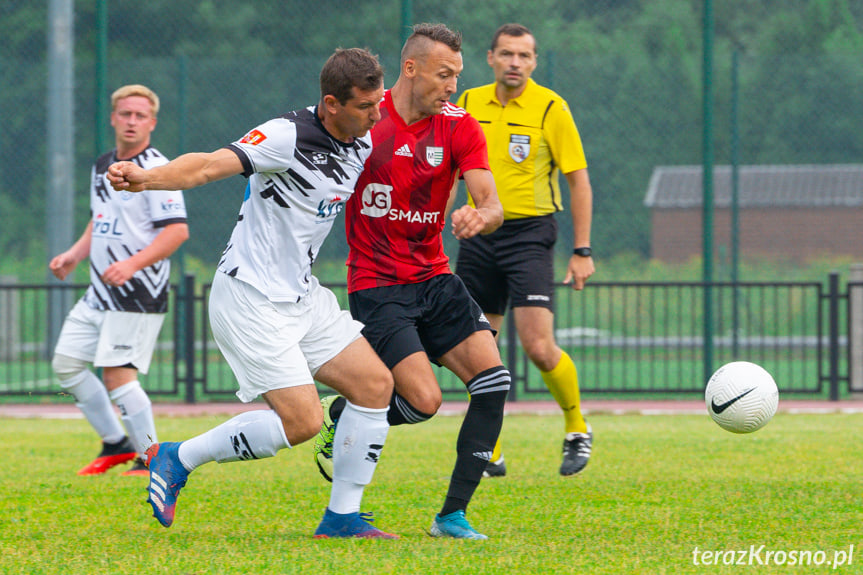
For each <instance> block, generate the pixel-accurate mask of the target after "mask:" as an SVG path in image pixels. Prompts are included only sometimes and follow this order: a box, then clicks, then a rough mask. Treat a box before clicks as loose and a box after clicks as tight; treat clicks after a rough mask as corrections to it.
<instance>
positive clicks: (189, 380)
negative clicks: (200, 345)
mask: <svg viewBox="0 0 863 575" xmlns="http://www.w3.org/2000/svg"><path fill="white" fill-rule="evenodd" d="M182 302H183V303H182V311H183V315H184V318H183V319H184V320H185V321H184V322H183V332H184V333H183V351H184V360H185V362H184V363H185V364H186V377H185V378H184V382H185V388H186V403H195V276H194V275H192V274H187V275H186V276H185V277H183V293H182Z"/></svg>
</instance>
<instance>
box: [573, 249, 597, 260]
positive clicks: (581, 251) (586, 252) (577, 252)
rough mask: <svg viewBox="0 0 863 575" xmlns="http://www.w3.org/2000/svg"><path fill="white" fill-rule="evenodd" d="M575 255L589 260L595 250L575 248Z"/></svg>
mask: <svg viewBox="0 0 863 575" xmlns="http://www.w3.org/2000/svg"><path fill="white" fill-rule="evenodd" d="M572 253H573V255H576V256H581V257H583V258H589V257H590V256H591V254H592V253H593V250H591V249H590V248H575V249H574V250H572Z"/></svg>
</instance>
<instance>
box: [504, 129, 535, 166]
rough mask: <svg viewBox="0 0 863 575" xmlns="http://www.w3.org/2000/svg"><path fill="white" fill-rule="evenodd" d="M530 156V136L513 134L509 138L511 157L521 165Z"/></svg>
mask: <svg viewBox="0 0 863 575" xmlns="http://www.w3.org/2000/svg"><path fill="white" fill-rule="evenodd" d="M529 155H530V136H520V135H518V134H511V135H510V136H509V157H510V158H512V159H513V160H514V161H515V163H516V164H520V163H522V162H523V161H525V160H526V159H527V157H528V156H529Z"/></svg>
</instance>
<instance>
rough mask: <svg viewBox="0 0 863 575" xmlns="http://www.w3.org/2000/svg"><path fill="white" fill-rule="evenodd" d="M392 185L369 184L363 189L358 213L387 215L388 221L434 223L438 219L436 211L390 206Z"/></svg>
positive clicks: (369, 215)
mask: <svg viewBox="0 0 863 575" xmlns="http://www.w3.org/2000/svg"><path fill="white" fill-rule="evenodd" d="M392 191H393V187H392V186H389V185H387V184H369V185H367V186H366V187H365V189H364V190H363V195H362V208H360V213H361V214H363V215H364V216H368V217H370V218H383V217H387V218H388V219H389V220H390V221H406V222H411V223H421V224H434V223H437V221H438V216H439V215H440V214H439V213H438V212H420V211H417V210H398V209H395V208H393V207H392V205H393V199H392Z"/></svg>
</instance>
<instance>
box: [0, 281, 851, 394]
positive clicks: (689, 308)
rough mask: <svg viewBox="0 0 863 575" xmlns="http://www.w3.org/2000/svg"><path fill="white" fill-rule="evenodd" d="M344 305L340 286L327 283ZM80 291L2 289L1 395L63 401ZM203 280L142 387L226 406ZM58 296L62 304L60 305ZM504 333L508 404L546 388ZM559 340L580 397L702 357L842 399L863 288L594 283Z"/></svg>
mask: <svg viewBox="0 0 863 575" xmlns="http://www.w3.org/2000/svg"><path fill="white" fill-rule="evenodd" d="M328 287H329V288H330V289H332V290H333V291H334V292H335V293H336V295H337V296H338V298H339V300H340V302H341V304H342V305H343V306H347V288H346V286H345V285H344V284H335V285H332V284H331V285H328ZM85 288H86V286H83V285H63V286H57V285H23V284H22V285H16V284H14V283H0V396H10V397H11V396H15V397H22V396H32V397H33V398H34V400H36V398H37V397H41V398H42V399H41V400H45V398H46V397H48V396H56V395H59V394H60V388H59V386H58V384H57V381H56V378H55V377H54V375H53V373H52V370H51V355H52V353H53V345H54V341H55V340H56V334H57V327H56V325H54V324H56V319H53V320H52V315H54V314H51V313H50V309H51V306H52V305H56V304H55V303H53V302H56V301H67V302H71V301H74V300H75V299H76V298H78V297H80V296H81V294H82V293H83V291H84V289H85ZM209 288H210V286H209V285H208V284H205V285H200V284H197V283H196V281H195V278H194V277H193V276H187V277H186V278H184V279H183V281H182V282H181V283H180V284H179V285H176V286H174V289H173V290H172V293H171V302H170V311H169V315H168V317H167V318H166V321H165V324H164V327H163V328H162V332H161V334H160V338H159V342H158V346H157V350H156V353H155V357H154V358H153V362H152V365H151V368H150V371H149V373H148V374H146V375H142V376H141V378H140V379H141V382H142V384H143V385H144V387H145V388H146V389H147V391H148V392H149V393H150V394H151V395H153V396H158V397H161V398H163V399H164V400H172V401H184V402H189V403H193V402H198V401H212V400H226V399H230V397H231V396H232V394H233V393H234V391H235V390H236V384H235V380H234V376H233V373H232V372H231V370H230V368H229V367H228V365H227V363H226V362H225V360H224V358H223V357H222V355H221V354H220V352H219V350H218V347H217V346H216V344H215V342H214V341H213V338H212V334H211V332H210V327H209V321H208V319H207V317H208V315H207V314H208V312H207V306H208V294H209ZM707 289H710V290H711V301H712V302H713V306H714V309H713V313H712V314H711V315H712V321H713V328H712V329H711V330H709V333H711V334H712V337H710V338H708V339H707V340H705V336H704V333H705V330H704V325H703V322H704V317H703V312H704V309H703V298H704V293H705V291H706V290H707ZM58 294H60V296H61V297H58ZM507 317H508V320H509V321H507V322H506V323H505V325H504V327H503V329H502V330H501V334H500V347H501V355H502V357H503V360H504V363H505V364H506V365H507V367H508V368H509V369H510V371H511V372H512V374H513V379H514V383H515V385H514V388H513V392H512V393H511V397H510V399H512V400H519V399H540V398H543V397H545V396H546V394H547V391H546V388H545V385H544V384H543V382H542V378H541V376H540V373H539V372H538V370H537V369H536V368H535V367H534V366H533V365H532V364H531V362H530V361H529V359H528V358H527V356H526V354H525V353H524V351H523V350H522V347H521V344H520V342H519V341H518V338H517V336H516V334H515V331H514V328H513V324H512V322H511V317H512V316H511V314H510V315H508V316H507ZM555 334H556V338H557V341H558V344H559V345H560V346H561V347H562V348H563V349H564V350H565V351H566V352H567V353H568V354H569V355H570V356H572V358H573V360H574V361H575V364H576V366H577V368H578V374H579V383H580V388H581V391H582V393H588V394H597V395H607V396H624V395H626V396H631V395H632V394H643V395H647V396H655V395H657V394H665V395H679V396H681V397H687V396H690V397H691V396H697V395H699V394H700V393H701V392H702V391H703V389H704V385H705V382H704V376H703V374H704V373H705V366H704V361H705V359H704V358H705V349H706V347H707V346H710V348H711V350H712V353H711V354H710V355H711V357H713V359H714V363H715V364H716V365H715V366H711V367H712V368H717V367H719V365H721V364H723V363H725V362H728V361H733V360H747V361H753V362H755V363H758V364H760V365H762V366H763V367H764V368H765V369H767V370H768V371H769V372H770V373H771V374H772V375H773V377H774V379H775V380H776V382H777V384H778V386H779V389H780V392H782V393H792V394H799V395H804V394H805V395H809V396H817V397H823V398H824V399H833V400H836V399H840V398H841V397H845V396H847V395H849V394H851V393H855V392H863V373H861V371H863V370H861V364H863V283H854V282H849V283H847V284H845V286H844V288H843V287H842V286H840V285H839V278H838V274H831V275H830V276H829V277H828V279H827V281H826V282H825V283H819V282H775V283H774V282H744V283H736V284H733V283H711V284H704V283H699V282H673V283H662V282H633V283H591V284H590V285H589V287H588V288H587V289H585V290H583V291H580V292H574V291H573V290H571V289H570V288H569V287H568V286H565V285H563V284H560V285H558V286H557V288H556V301H555ZM437 373H438V379H439V381H440V385H441V388H442V389H443V390H444V393H445V396H446V397H447V398H448V399H455V398H462V397H464V393H465V392H464V386H463V385H462V383H461V382H460V381H459V380H458V379H457V378H455V376H453V375H452V374H451V373H450V372H449V371H447V370H445V369H439V370H438V371H437Z"/></svg>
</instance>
